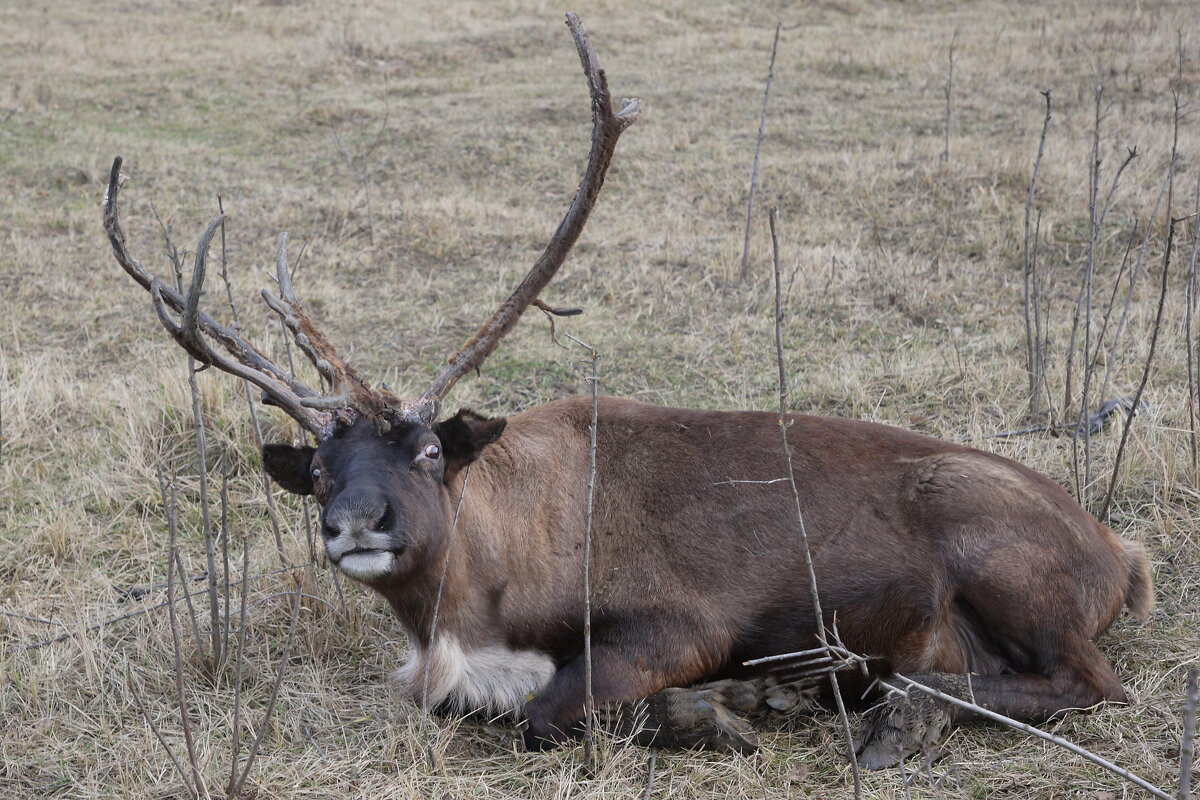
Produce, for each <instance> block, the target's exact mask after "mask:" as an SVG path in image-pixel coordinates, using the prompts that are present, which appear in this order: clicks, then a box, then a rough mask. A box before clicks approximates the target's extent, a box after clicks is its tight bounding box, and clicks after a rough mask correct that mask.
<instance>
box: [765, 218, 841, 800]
mask: <svg viewBox="0 0 1200 800" xmlns="http://www.w3.org/2000/svg"><path fill="white" fill-rule="evenodd" d="M778 216H779V210H778V209H776V208H772V209H771V211H770V213H769V214H768V220H769V222H770V225H771V255H772V258H771V261H772V264H773V265H774V272H775V360H776V364H777V366H778V367H779V437H780V441H781V444H782V447H783V458H784V461H785V462H786V464H787V474H788V484H789V486H790V487H791V489H792V498H793V500H795V503H796V526H797V529H798V530H799V533H800V546H801V552H802V553H803V554H804V566H805V568H806V569H807V570H808V581H809V588H810V590H811V592H812V602H813V614H814V616H815V617H816V623H817V641H819V642H820V643H821V644H822V645H823V646H825V647H826V648H828V646H829V642H828V638H827V636H826V632H825V616H824V614H823V613H822V611H821V597H820V594H819V593H818V592H817V572H816V570H815V569H814V568H813V561H812V551H811V550H810V549H809V546H808V531H807V530H806V529H805V527H804V512H803V511H802V510H801V508H800V490H799V489H798V488H797V487H796V471H795V468H794V465H793V464H792V449H791V447H790V446H789V445H788V437H787V431H788V426H789V425H791V421H790V420H788V418H787V413H788V411H787V369H786V368H785V366H784V358H783V297H782V291H783V287H782V279H781V276H780V269H779V233H778V231H777V230H776V221H777V218H778ZM829 681H830V683H831V684H832V687H833V697H834V700H835V701H836V703H837V707H838V714H839V715H840V716H841V720H842V730H843V733H844V734H845V736H846V752H847V754H848V755H849V756H850V771H851V774H852V776H853V778H854V796H855V797H856V798H858V797H861V796H862V778H861V776H860V775H859V772H858V757H857V756H856V755H855V753H854V739H853V735H852V734H851V732H850V717H849V716H848V715H847V714H846V706H845V704H844V702H843V701H842V693H841V691H840V688H839V686H838V680H837V675H836V674H835V673H833V672H830V673H829Z"/></svg>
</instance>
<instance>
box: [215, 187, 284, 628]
mask: <svg viewBox="0 0 1200 800" xmlns="http://www.w3.org/2000/svg"><path fill="white" fill-rule="evenodd" d="M217 210H218V211H219V212H220V214H221V216H222V217H224V216H225V203H224V201H223V200H222V198H221V195H217ZM221 282H222V283H224V284H225V297H226V299H227V300H228V301H229V313H230V315H232V317H233V329H234V330H235V331H241V330H242V320H241V315H240V314H239V313H238V307H237V303H236V302H235V301H234V299H233V283H232V282H231V281H230V279H229V259H228V252H227V250H226V248H225V220H224V219H222V220H221ZM290 372H291V375H292V378H293V379H294V378H295V370H290ZM252 385H253V384H251V383H250V381H248V380H243V381H242V390H243V391H244V392H245V393H246V410H247V411H248V412H249V414H250V427H251V428H252V429H253V430H254V443H255V445H257V447H258V452H259V453H261V452H262V449H263V442H264V439H263V432H262V425H261V424H260V423H259V421H258V414H257V413H255V407H254V390H253V389H251V386H252ZM261 472H262V476H261V477H262V487H263V497H264V498H265V499H266V501H267V520H268V521H269V522H270V524H271V532H272V533H273V534H275V549H276V551H277V552H278V553H279V563H280V564H287V561H286V560H285V559H284V554H283V535H282V532H281V531H280V529H279V519H278V516H279V512H278V510H277V509H276V507H275V494H274V493H273V492H272V491H271V478H270V476H269V475H267V469H266V467H265V466H264V467H263V468H262V470H261ZM226 588H228V587H226ZM227 599H228V598H227ZM225 607H226V608H228V607H229V603H228V602H226V603H225ZM228 621H229V620H228V617H226V623H228ZM226 628H227V629H228V625H226ZM226 642H228V636H226Z"/></svg>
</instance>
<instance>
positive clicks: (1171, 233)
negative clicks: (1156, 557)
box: [1096, 217, 1186, 519]
mask: <svg viewBox="0 0 1200 800" xmlns="http://www.w3.org/2000/svg"><path fill="white" fill-rule="evenodd" d="M1184 219H1186V217H1181V218H1179V219H1173V220H1171V226H1170V228H1168V229H1167V247H1166V250H1165V252H1164V253H1163V268H1162V285H1161V288H1160V290H1159V293H1158V310H1157V311H1155V313H1154V327H1153V328H1151V330H1150V352H1149V353H1148V354H1147V355H1146V366H1145V368H1144V369H1143V370H1142V380H1141V383H1139V384H1138V388H1137V392H1136V393H1135V394H1134V395H1133V405H1132V406H1131V410H1130V413H1129V414H1128V415H1126V417H1125V427H1124V428H1122V430H1121V444H1120V445H1119V446H1118V447H1117V456H1116V458H1115V459H1113V469H1112V477H1111V478H1110V479H1109V482H1108V493H1107V494H1105V495H1104V503H1103V504H1102V505H1101V506H1100V513H1099V514H1097V515H1096V516H1097V517H1098V518H1099V519H1105V518H1107V516H1108V508H1109V505H1110V504H1111V503H1112V498H1113V492H1114V491H1116V488H1117V477H1118V476H1119V475H1120V471H1121V457H1122V456H1123V455H1125V443H1126V442H1127V441H1128V440H1129V429H1130V428H1132V427H1133V418H1134V415H1135V414H1136V413H1137V408H1138V405H1139V404H1140V403H1141V402H1142V392H1144V391H1145V390H1146V381H1147V380H1149V378H1150V365H1151V364H1153V363H1154V350H1155V348H1156V347H1157V345H1158V332H1159V331H1160V330H1161V329H1162V317H1163V308H1164V307H1165V306H1166V304H1167V286H1168V281H1167V278H1168V276H1169V273H1170V271H1171V247H1172V245H1173V244H1174V242H1175V225H1176V223H1179V222H1183V220H1184Z"/></svg>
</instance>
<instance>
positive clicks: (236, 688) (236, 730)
mask: <svg viewBox="0 0 1200 800" xmlns="http://www.w3.org/2000/svg"><path fill="white" fill-rule="evenodd" d="M249 568H250V540H249V539H245V540H243V542H242V574H243V575H245V574H246V570H247V569H249ZM249 583H250V582H249V581H246V580H243V581H242V601H241V602H242V608H241V610H240V611H239V612H238V641H237V655H236V656H235V657H234V664H235V666H234V675H233V744H232V745H230V750H229V784H228V785H229V786H233V785H234V783H235V782H236V780H237V768H238V761H239V760H240V757H241V750H242V663H243V661H244V659H243V658H242V656H243V655H244V654H245V651H246V607H247V603H246V594H247V589H248V587H249Z"/></svg>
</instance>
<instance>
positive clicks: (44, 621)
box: [0, 610, 55, 625]
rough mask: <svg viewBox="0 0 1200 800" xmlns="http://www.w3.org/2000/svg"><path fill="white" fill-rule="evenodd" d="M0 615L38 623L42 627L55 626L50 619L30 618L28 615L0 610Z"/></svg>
mask: <svg viewBox="0 0 1200 800" xmlns="http://www.w3.org/2000/svg"><path fill="white" fill-rule="evenodd" d="M0 615H3V616H6V617H12V618H13V619H23V620H28V621H29V622H40V623H41V624H42V625H54V624H55V622H54V620H52V619H42V618H41V617H31V616H29V615H28V614H18V613H17V612H15V611H4V610H0Z"/></svg>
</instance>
